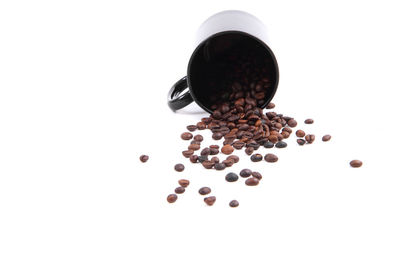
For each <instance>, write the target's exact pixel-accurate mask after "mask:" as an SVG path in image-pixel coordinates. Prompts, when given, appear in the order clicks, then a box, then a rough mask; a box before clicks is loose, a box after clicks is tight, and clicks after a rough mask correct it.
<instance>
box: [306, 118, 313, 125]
mask: <svg viewBox="0 0 400 267" xmlns="http://www.w3.org/2000/svg"><path fill="white" fill-rule="evenodd" d="M304 123H305V124H313V123H314V120H313V119H306V120H305V121H304Z"/></svg>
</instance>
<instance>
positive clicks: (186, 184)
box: [178, 179, 190, 187]
mask: <svg viewBox="0 0 400 267" xmlns="http://www.w3.org/2000/svg"><path fill="white" fill-rule="evenodd" d="M178 183H179V185H180V186H182V187H188V185H189V184H190V181H189V180H186V179H180V180H179V181H178Z"/></svg>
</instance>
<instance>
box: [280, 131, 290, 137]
mask: <svg viewBox="0 0 400 267" xmlns="http://www.w3.org/2000/svg"><path fill="white" fill-rule="evenodd" d="M281 135H282V136H283V138H284V139H287V138H289V136H290V133H288V132H286V131H282V133H281Z"/></svg>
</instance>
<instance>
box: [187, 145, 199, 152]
mask: <svg viewBox="0 0 400 267" xmlns="http://www.w3.org/2000/svg"><path fill="white" fill-rule="evenodd" d="M188 149H189V150H193V151H195V150H199V149H200V145H199V144H190V145H189V146H188Z"/></svg>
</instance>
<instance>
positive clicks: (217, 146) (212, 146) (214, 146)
mask: <svg viewBox="0 0 400 267" xmlns="http://www.w3.org/2000/svg"><path fill="white" fill-rule="evenodd" d="M212 148H213V149H219V145H211V146H210V149H212Z"/></svg>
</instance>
